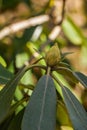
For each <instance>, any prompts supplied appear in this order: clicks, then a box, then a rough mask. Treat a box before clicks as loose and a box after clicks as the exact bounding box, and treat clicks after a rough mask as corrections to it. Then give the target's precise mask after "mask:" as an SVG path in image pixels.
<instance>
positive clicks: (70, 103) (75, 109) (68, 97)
mask: <svg viewBox="0 0 87 130" xmlns="http://www.w3.org/2000/svg"><path fill="white" fill-rule="evenodd" d="M62 92H63V96H64V102H65V104H66V107H67V110H68V113H69V115H70V119H71V122H72V124H73V128H74V130H87V113H86V111H85V110H84V108H83V106H82V105H81V104H80V102H79V101H78V100H77V99H76V97H75V96H74V95H73V94H72V93H71V92H70V90H69V89H68V88H66V87H62Z"/></svg>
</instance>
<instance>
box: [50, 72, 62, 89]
mask: <svg viewBox="0 0 87 130" xmlns="http://www.w3.org/2000/svg"><path fill="white" fill-rule="evenodd" d="M51 76H52V77H53V79H54V80H55V81H56V82H57V83H58V84H59V85H60V87H64V85H63V84H62V83H61V82H60V80H59V79H58V78H57V77H56V76H55V75H54V74H51Z"/></svg>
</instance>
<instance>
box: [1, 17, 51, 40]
mask: <svg viewBox="0 0 87 130" xmlns="http://www.w3.org/2000/svg"><path fill="white" fill-rule="evenodd" d="M49 19H50V18H49V16H48V15H40V16H36V17H33V18H29V19H27V20H24V21H21V22H17V23H14V24H12V25H9V26H7V27H5V28H4V29H2V30H1V31H0V40H1V39H3V38H4V37H6V36H8V35H10V34H13V33H16V32H18V31H20V30H22V29H26V28H29V27H32V26H36V25H40V24H43V23H45V22H47V21H49Z"/></svg>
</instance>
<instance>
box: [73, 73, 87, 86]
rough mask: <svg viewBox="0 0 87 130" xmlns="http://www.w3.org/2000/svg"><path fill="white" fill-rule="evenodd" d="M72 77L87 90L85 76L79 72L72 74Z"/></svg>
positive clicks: (86, 78) (86, 77)
mask: <svg viewBox="0 0 87 130" xmlns="http://www.w3.org/2000/svg"><path fill="white" fill-rule="evenodd" d="M73 74H74V76H75V77H76V78H77V79H78V80H79V82H80V83H81V84H82V85H83V86H84V87H85V88H87V76H85V75H84V74H82V73H80V72H73Z"/></svg>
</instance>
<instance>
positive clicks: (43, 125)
mask: <svg viewBox="0 0 87 130" xmlns="http://www.w3.org/2000/svg"><path fill="white" fill-rule="evenodd" d="M55 126H56V91H55V86H54V83H53V80H52V78H51V77H50V76H46V75H45V76H42V77H41V79H40V80H39V82H38V83H37V85H36V88H35V90H34V92H33V94H32V96H31V98H30V100H29V103H28V105H27V107H26V109H25V113H24V117H23V121H22V130H55Z"/></svg>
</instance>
